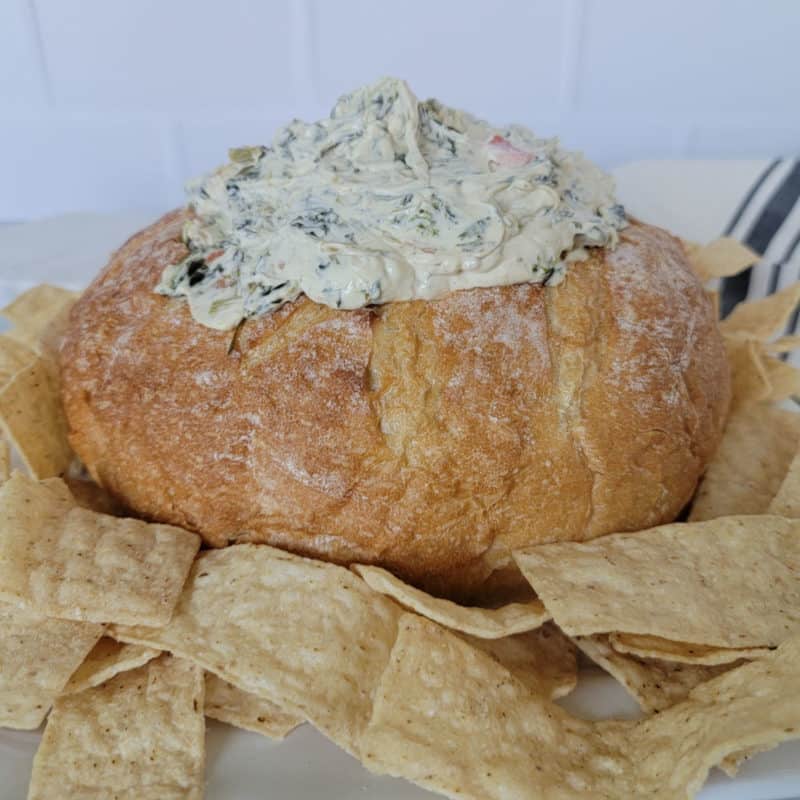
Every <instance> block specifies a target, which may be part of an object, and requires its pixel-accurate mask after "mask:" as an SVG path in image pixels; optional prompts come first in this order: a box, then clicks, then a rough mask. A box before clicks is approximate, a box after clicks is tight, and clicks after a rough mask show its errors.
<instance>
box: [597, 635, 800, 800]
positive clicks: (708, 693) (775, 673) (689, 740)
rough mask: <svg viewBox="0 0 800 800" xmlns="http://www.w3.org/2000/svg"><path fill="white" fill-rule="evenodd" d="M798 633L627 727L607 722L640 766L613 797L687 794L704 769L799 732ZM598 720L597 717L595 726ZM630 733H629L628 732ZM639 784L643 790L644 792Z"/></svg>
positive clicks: (702, 776) (695, 787)
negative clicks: (627, 785) (628, 786)
mask: <svg viewBox="0 0 800 800" xmlns="http://www.w3.org/2000/svg"><path fill="white" fill-rule="evenodd" d="M798 663H800V639H798V638H796V637H795V638H794V639H792V640H790V641H787V642H785V643H784V644H783V645H781V647H779V648H778V649H777V650H775V651H774V652H772V653H770V654H769V655H766V656H764V657H763V658H759V659H757V660H756V661H753V662H751V663H749V664H744V665H742V666H740V667H737V668H736V669H731V670H729V671H727V672H725V673H724V674H722V675H719V676H718V677H716V678H714V679H712V680H710V681H706V682H704V683H701V684H700V685H699V686H697V687H695V688H694V689H693V690H692V691H691V692H690V694H689V697H688V698H687V699H686V700H685V701H683V702H682V703H679V704H677V705H675V706H672V707H671V708H668V709H666V710H665V711H662V712H661V713H660V714H658V715H657V716H653V717H648V718H647V719H644V720H641V721H640V722H638V723H635V724H634V726H633V728H632V729H631V728H630V727H628V726H627V725H626V726H620V724H619V723H609V724H608V728H605V731H604V732H605V736H606V739H607V740H609V739H611V738H612V737H613V735H614V734H613V733H612V730H614V729H616V735H617V736H618V737H619V738H618V740H617V741H620V742H625V743H627V745H628V747H629V749H630V755H631V757H632V759H633V760H634V762H635V763H637V764H638V765H639V767H638V768H637V769H636V770H635V771H634V775H633V777H634V781H633V782H632V783H633V787H635V789H636V790H638V791H636V792H634V791H631V792H629V793H626V794H622V795H619V796H626V797H629V796H632V795H634V794H636V795H637V796H647V797H653V798H659V799H660V798H663V800H667V798H676V797H682V798H683V797H686V798H688V797H692V796H693V795H694V794H695V793H696V792H697V791H699V789H700V787H701V786H702V783H703V781H704V780H705V777H706V776H707V774H708V771H709V769H710V768H711V767H712V766H713V765H715V764H720V763H721V762H725V759H726V758H728V757H729V756H734V757H736V758H738V759H741V758H743V757H745V756H746V755H751V754H753V753H755V752H762V751H764V750H768V749H771V748H772V747H775V746H776V745H778V744H780V743H781V742H784V741H787V740H789V739H797V738H798V737H800V670H798V669H797V664H798ZM602 725H603V723H601V726H602ZM631 734H633V735H631ZM642 789H644V790H645V791H642Z"/></svg>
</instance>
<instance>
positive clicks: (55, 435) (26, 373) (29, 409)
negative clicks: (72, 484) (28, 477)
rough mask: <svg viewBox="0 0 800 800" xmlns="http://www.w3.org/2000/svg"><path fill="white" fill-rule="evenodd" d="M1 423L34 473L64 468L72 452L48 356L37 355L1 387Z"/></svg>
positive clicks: (49, 473) (46, 475)
mask: <svg viewBox="0 0 800 800" xmlns="http://www.w3.org/2000/svg"><path fill="white" fill-rule="evenodd" d="M0 427H2V430H3V431H4V433H5V436H6V438H7V439H8V440H9V441H10V442H11V443H12V444H13V445H14V447H15V448H16V450H17V452H18V453H19V455H20V457H21V459H22V461H23V463H24V464H25V466H26V467H27V468H28V469H29V470H30V472H31V474H32V475H33V476H34V477H36V478H50V477H53V476H57V475H61V474H63V473H64V472H66V470H67V468H68V467H69V465H70V463H71V461H72V459H73V454H72V449H71V448H70V446H69V442H68V441H67V421H66V418H65V416H64V409H63V408H62V406H61V397H60V395H59V391H58V376H57V367H56V365H55V364H54V363H53V362H52V361H51V360H50V359H48V358H46V357H44V356H38V357H37V358H36V359H35V360H34V361H33V362H31V363H30V364H29V365H27V366H25V367H23V368H22V369H21V370H20V371H19V372H17V373H16V374H15V375H14V377H13V378H11V380H10V381H9V382H8V383H7V384H6V385H5V387H4V388H3V389H2V390H0Z"/></svg>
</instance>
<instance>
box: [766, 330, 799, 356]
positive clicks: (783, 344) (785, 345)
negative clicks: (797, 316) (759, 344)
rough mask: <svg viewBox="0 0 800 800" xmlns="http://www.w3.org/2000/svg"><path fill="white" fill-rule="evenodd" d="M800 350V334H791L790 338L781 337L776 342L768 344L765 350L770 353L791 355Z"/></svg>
mask: <svg viewBox="0 0 800 800" xmlns="http://www.w3.org/2000/svg"><path fill="white" fill-rule="evenodd" d="M798 348H800V334H796V333H794V334H791V335H789V336H781V338H780V339H776V340H775V341H774V342H767V343H766V344H765V345H764V349H765V350H766V351H767V352H768V353H791V352H792V351H793V350H797V349H798Z"/></svg>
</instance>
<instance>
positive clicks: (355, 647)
mask: <svg viewBox="0 0 800 800" xmlns="http://www.w3.org/2000/svg"><path fill="white" fill-rule="evenodd" d="M400 614H401V610H400V608H399V607H398V606H396V605H395V604H394V603H393V602H392V601H391V600H389V599H387V598H385V597H383V596H382V595H379V594H376V593H375V592H373V591H372V589H370V588H369V587H368V586H367V585H366V583H364V581H362V580H361V579H360V578H359V577H357V576H356V575H354V574H353V573H352V572H350V570H348V569H345V568H344V567H338V566H336V565H334V564H328V563H325V562H322V561H315V560H312V559H307V558H301V557H300V556H294V555H291V554H290V553H285V552H283V551H282V550H276V549H275V548H272V547H269V546H267V545H255V544H240V545H234V546H232V547H226V548H223V549H221V550H207V551H204V552H202V553H200V555H199V556H198V558H197V560H196V561H195V563H194V566H193V567H192V571H191V573H190V575H189V578H188V580H187V582H186V586H185V588H184V591H183V594H182V595H181V598H180V601H179V602H178V605H177V607H176V609H175V613H174V614H173V616H172V619H171V620H170V622H169V624H168V625H167V626H166V627H164V628H145V627H123V626H117V627H115V628H114V629H113V632H112V633H113V635H114V637H115V638H117V639H120V640H122V641H126V642H134V643H138V644H145V645H148V646H151V647H158V648H160V649H162V650H169V651H171V652H173V653H175V654H176V655H180V656H182V657H184V658H189V659H191V660H193V661H194V662H195V663H197V664H199V665H200V666H202V667H203V668H204V669H206V670H208V671H209V672H213V673H215V674H216V675H219V676H220V677H221V678H223V679H224V680H226V681H228V682H229V683H232V684H233V685H234V686H237V687H238V688H240V689H243V690H244V691H247V692H250V693H252V694H256V695H258V696H259V697H263V698H265V699H267V700H270V701H271V702H272V703H274V704H275V705H277V706H279V707H280V708H282V709H284V710H285V711H288V712H289V713H292V714H296V715H297V716H299V717H302V718H304V719H307V720H308V721H309V722H311V724H312V725H314V726H315V727H317V728H319V730H321V731H322V732H323V733H324V734H326V735H327V736H329V737H330V738H331V739H333V741H335V742H336V743H337V744H339V745H340V746H341V747H343V748H344V749H345V750H348V751H349V752H350V753H354V754H357V753H358V749H359V741H360V736H361V732H362V730H363V728H364V726H365V725H366V723H367V720H368V719H369V715H370V710H371V708H372V697H373V693H374V690H375V687H376V686H377V684H378V680H379V679H380V676H381V674H382V672H383V670H384V668H385V667H386V664H387V662H388V659H389V653H390V651H391V649H392V644H393V643H394V639H395V635H396V631H397V620H398V618H399V616H400Z"/></svg>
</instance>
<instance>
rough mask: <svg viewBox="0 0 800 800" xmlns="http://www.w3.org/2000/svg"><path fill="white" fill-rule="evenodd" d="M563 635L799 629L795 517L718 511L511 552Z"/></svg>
mask: <svg viewBox="0 0 800 800" xmlns="http://www.w3.org/2000/svg"><path fill="white" fill-rule="evenodd" d="M514 558H515V559H516V561H517V564H518V565H519V567H520V569H522V572H523V573H524V575H525V577H526V578H527V579H528V581H529V582H530V584H531V586H532V587H533V589H534V591H535V592H536V593H537V594H538V595H539V597H540V598H541V600H542V602H543V603H544V604H545V606H546V607H547V610H548V611H550V613H551V614H552V615H553V619H554V621H555V622H556V624H557V625H558V626H559V627H560V628H561V629H562V630H563V631H564V632H565V633H567V634H568V635H570V636H586V635H589V634H593V633H609V632H617V633H639V634H649V635H652V636H660V637H661V638H663V639H670V640H673V641H682V642H687V643H695V644H705V645H714V646H716V647H733V648H741V647H771V646H775V645H778V644H780V643H781V642H783V641H784V640H786V639H787V638H789V637H790V636H792V635H794V634H795V633H800V570H798V569H797V564H798V563H800V520H790V519H784V518H783V517H776V516H767V515H765V516H738V517H721V518H719V519H714V520H708V521H706V522H693V523H673V524H670V525H662V526H661V527H658V528H651V529H650V530H646V531H639V532H637V533H631V534H613V535H610V536H603V537H600V538H599V539H594V540H592V541H590V542H559V543H557V544H545V545H540V546H538V547H532V548H528V549H525V550H518V551H516V552H515V553H514Z"/></svg>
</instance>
